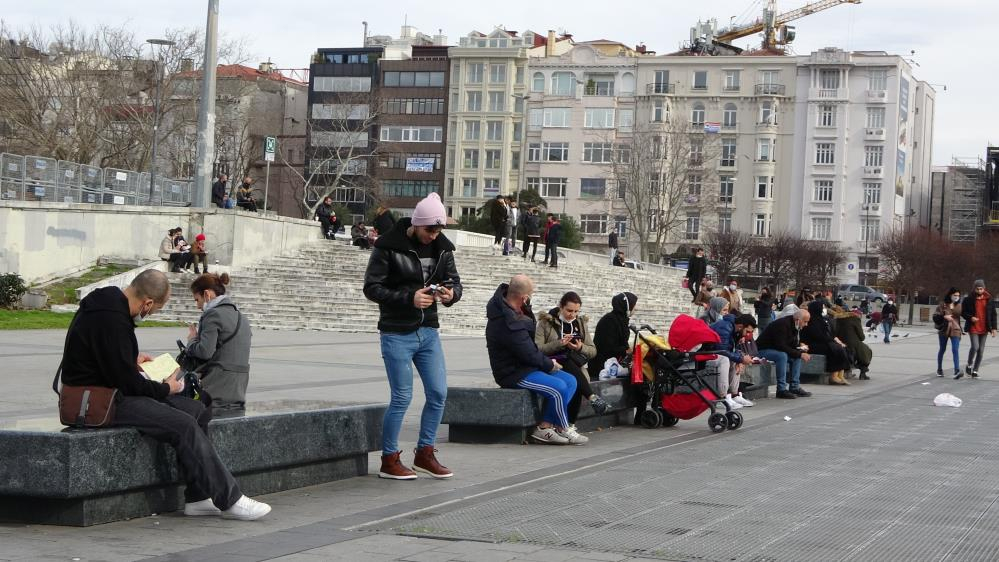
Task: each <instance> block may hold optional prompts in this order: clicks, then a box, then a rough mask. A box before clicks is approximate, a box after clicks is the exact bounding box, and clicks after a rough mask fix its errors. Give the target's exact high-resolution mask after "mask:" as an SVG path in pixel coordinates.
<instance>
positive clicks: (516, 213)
mask: <svg viewBox="0 0 999 562" xmlns="http://www.w3.org/2000/svg"><path fill="white" fill-rule="evenodd" d="M518 227H520V208H519V207H518V206H517V203H515V202H514V200H513V197H509V196H508V197H507V198H506V238H505V239H504V240H503V255H504V256H509V255H510V254H512V253H514V252H515V251H516V248H517V228H518Z"/></svg>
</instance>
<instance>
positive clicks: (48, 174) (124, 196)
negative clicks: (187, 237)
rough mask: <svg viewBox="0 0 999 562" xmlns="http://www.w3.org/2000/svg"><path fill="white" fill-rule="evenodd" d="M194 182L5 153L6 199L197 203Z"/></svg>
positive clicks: (0, 166)
mask: <svg viewBox="0 0 999 562" xmlns="http://www.w3.org/2000/svg"><path fill="white" fill-rule="evenodd" d="M191 185H192V182H191V181H186V180H173V179H168V178H164V177H157V178H156V183H155V185H153V190H152V193H150V191H149V173H148V172H135V171H132V170H120V169H117V168H98V167H96V166H89V165H87V164H78V163H76V162H67V161H65V160H55V159H53V158H46V157H44V156H21V155H19V154H10V153H3V154H0V200H4V201H49V202H58V203H92V204H98V205H167V206H177V207H182V206H188V205H190V204H191Z"/></svg>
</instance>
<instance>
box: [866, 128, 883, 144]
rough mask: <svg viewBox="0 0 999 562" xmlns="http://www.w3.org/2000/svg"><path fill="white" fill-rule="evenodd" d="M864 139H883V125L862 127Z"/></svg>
mask: <svg viewBox="0 0 999 562" xmlns="http://www.w3.org/2000/svg"><path fill="white" fill-rule="evenodd" d="M864 140H882V141H883V140H885V128H884V127H867V128H865V129H864Z"/></svg>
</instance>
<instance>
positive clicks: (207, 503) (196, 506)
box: [184, 498, 222, 516]
mask: <svg viewBox="0 0 999 562" xmlns="http://www.w3.org/2000/svg"><path fill="white" fill-rule="evenodd" d="M184 515H190V516H198V515H222V510H221V509H219V508H217V507H215V504H214V503H213V502H212V498H207V499H204V500H201V501H199V502H192V503H185V504H184Z"/></svg>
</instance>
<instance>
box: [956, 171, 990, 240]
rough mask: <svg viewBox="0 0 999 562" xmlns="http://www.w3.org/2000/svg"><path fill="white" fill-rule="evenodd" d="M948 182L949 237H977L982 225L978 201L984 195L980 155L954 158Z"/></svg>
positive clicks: (984, 183)
mask: <svg viewBox="0 0 999 562" xmlns="http://www.w3.org/2000/svg"><path fill="white" fill-rule="evenodd" d="M951 171H952V172H953V176H952V178H953V179H952V181H951V185H950V215H949V219H950V228H949V229H948V230H949V232H950V240H951V241H952V242H970V243H972V244H974V243H975V242H976V241H977V240H978V231H979V229H980V227H981V225H982V217H981V210H982V203H983V201H984V197H985V186H986V174H985V161H984V160H982V159H981V158H954V159H953V162H952V164H951Z"/></svg>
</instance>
